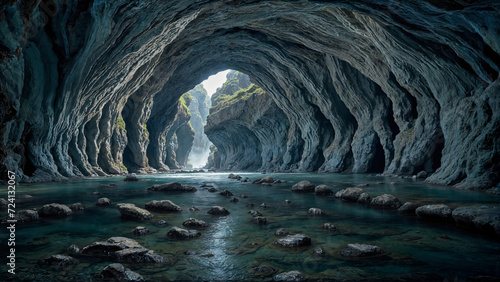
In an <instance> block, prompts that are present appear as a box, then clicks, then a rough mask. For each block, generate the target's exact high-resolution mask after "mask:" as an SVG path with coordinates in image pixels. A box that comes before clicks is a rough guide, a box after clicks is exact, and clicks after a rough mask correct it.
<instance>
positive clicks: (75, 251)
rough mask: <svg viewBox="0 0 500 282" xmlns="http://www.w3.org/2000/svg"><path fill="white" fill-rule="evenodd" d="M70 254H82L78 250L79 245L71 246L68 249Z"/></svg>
mask: <svg viewBox="0 0 500 282" xmlns="http://www.w3.org/2000/svg"><path fill="white" fill-rule="evenodd" d="M68 252H69V253H70V254H72V255H76V254H79V253H80V248H78V246H77V245H75V244H71V245H70V246H69V247H68Z"/></svg>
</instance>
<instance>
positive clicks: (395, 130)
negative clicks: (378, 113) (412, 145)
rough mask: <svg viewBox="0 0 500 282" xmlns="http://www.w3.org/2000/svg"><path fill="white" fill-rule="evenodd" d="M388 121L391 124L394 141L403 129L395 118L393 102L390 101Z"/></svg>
mask: <svg viewBox="0 0 500 282" xmlns="http://www.w3.org/2000/svg"><path fill="white" fill-rule="evenodd" d="M387 123H388V124H389V128H390V129H391V132H392V136H391V140H392V141H394V140H395V139H396V136H397V135H398V134H399V132H401V130H400V129H399V126H398V124H397V123H396V121H395V120H394V110H393V108H392V102H390V103H389V108H388V109H387Z"/></svg>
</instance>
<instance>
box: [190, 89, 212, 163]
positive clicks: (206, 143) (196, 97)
mask: <svg viewBox="0 0 500 282" xmlns="http://www.w3.org/2000/svg"><path fill="white" fill-rule="evenodd" d="M189 94H190V95H191V98H192V100H191V104H190V105H189V111H190V112H191V119H190V122H191V126H192V127H193V130H194V141H193V146H192V147H191V152H190V153H189V162H190V163H191V165H192V166H193V167H195V168H201V167H204V166H205V165H206V163H207V159H208V155H209V153H210V145H211V144H212V143H211V142H210V140H208V137H207V135H205V131H204V129H203V127H204V126H205V124H206V123H207V116H208V114H209V109H210V107H211V105H212V101H211V100H210V96H208V94H207V91H206V90H205V88H203V85H201V84H198V85H196V87H195V88H194V89H192V90H190V91H189Z"/></svg>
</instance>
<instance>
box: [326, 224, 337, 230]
mask: <svg viewBox="0 0 500 282" xmlns="http://www.w3.org/2000/svg"><path fill="white" fill-rule="evenodd" d="M323 229H326V230H335V229H337V227H335V225H333V223H330V222H327V223H324V224H323Z"/></svg>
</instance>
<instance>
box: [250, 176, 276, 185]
mask: <svg viewBox="0 0 500 282" xmlns="http://www.w3.org/2000/svg"><path fill="white" fill-rule="evenodd" d="M275 181H276V180H274V179H273V178H272V177H270V176H266V177H264V178H259V179H256V180H254V181H253V182H252V184H259V185H260V184H264V183H268V184H273V183H274V182H275Z"/></svg>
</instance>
